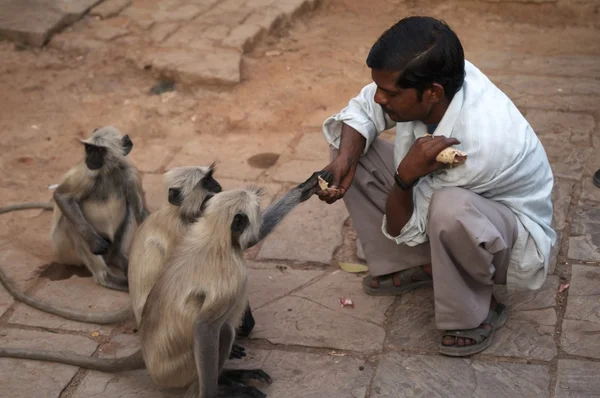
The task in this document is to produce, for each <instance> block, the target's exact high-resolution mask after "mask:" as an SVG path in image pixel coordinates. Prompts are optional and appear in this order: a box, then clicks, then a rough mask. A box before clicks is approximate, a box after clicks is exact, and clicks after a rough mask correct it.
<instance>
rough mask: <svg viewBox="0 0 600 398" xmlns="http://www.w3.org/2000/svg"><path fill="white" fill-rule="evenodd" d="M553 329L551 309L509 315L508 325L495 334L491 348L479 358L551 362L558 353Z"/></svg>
mask: <svg viewBox="0 0 600 398" xmlns="http://www.w3.org/2000/svg"><path fill="white" fill-rule="evenodd" d="M555 327H556V311H555V310H554V309H553V308H547V309H544V310H533V311H516V312H509V315H508V321H507V322H506V324H505V325H504V326H503V327H502V328H500V329H498V330H497V331H496V332H495V333H494V341H493V342H492V345H491V346H490V347H489V348H488V349H487V350H485V351H484V352H483V353H482V354H484V355H494V356H504V357H511V358H524V359H537V360H541V361H550V360H552V359H553V358H554V357H555V356H556V354H557V352H558V351H557V348H556V344H555V343H554V330H555Z"/></svg>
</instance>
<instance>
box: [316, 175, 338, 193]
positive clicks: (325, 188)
mask: <svg viewBox="0 0 600 398" xmlns="http://www.w3.org/2000/svg"><path fill="white" fill-rule="evenodd" d="M317 179H318V181H319V187H320V188H321V190H323V191H327V192H335V193H336V194H337V193H339V191H340V190H339V189H336V188H329V183H328V182H327V181H325V180H324V179H323V178H321V176H318V177H317Z"/></svg>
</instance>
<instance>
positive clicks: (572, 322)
mask: <svg viewBox="0 0 600 398" xmlns="http://www.w3.org/2000/svg"><path fill="white" fill-rule="evenodd" d="M599 282H600V268H599V267H591V266H585V265H579V264H573V267H572V275H571V282H570V287H569V299H568V301H567V309H566V311H565V321H564V324H563V334H562V344H563V349H564V350H565V352H568V353H570V354H574V355H581V356H586V357H594V358H600V343H599V342H598V339H597V334H599V333H600V307H599V306H598V304H599V303H600V283H599Z"/></svg>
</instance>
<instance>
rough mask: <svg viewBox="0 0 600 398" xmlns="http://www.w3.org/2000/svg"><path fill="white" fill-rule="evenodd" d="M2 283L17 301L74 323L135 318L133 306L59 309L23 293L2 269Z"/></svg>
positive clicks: (104, 322)
mask: <svg viewBox="0 0 600 398" xmlns="http://www.w3.org/2000/svg"><path fill="white" fill-rule="evenodd" d="M0 282H1V283H2V285H3V286H4V287H5V288H6V290H8V292H9V293H10V294H11V295H12V296H13V297H14V298H16V299H17V300H19V301H21V302H23V303H25V304H27V305H29V306H31V307H33V308H36V309H38V310H40V311H44V312H47V313H50V314H53V315H57V316H60V317H63V318H66V319H70V320H72V321H78V322H86V323H95V324H98V325H106V324H112V323H118V322H122V321H126V320H128V319H130V318H132V317H133V309H132V308H131V306H127V307H125V308H121V309H119V310H116V311H111V312H103V313H89V312H83V311H77V310H72V309H69V308H60V307H57V306H55V305H53V304H50V303H48V302H47V301H44V300H39V299H36V298H34V297H31V296H28V295H27V294H26V293H23V292H21V291H20V290H19V289H18V288H17V286H16V285H15V283H14V282H13V281H12V280H11V279H10V278H9V277H8V276H7V275H6V273H4V270H3V269H2V268H0Z"/></svg>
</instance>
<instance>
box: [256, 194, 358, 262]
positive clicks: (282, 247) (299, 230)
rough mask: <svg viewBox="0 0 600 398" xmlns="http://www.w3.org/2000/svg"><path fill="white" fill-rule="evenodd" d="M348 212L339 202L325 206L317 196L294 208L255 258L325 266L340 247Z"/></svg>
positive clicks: (264, 243)
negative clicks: (306, 262)
mask: <svg viewBox="0 0 600 398" xmlns="http://www.w3.org/2000/svg"><path fill="white" fill-rule="evenodd" d="M346 218H348V211H347V210H346V207H345V206H344V204H343V203H342V202H341V201H338V202H336V203H334V204H332V205H328V204H326V203H324V202H322V201H320V200H319V199H318V198H317V197H312V198H310V199H309V200H308V201H306V202H304V203H302V204H300V205H298V207H297V208H295V209H294V210H293V211H292V212H291V213H290V214H288V216H287V217H286V218H285V219H284V220H283V221H282V222H281V224H279V225H278V226H277V227H276V228H275V230H274V231H273V232H272V233H271V235H270V236H269V237H267V239H266V240H265V241H264V242H263V244H262V247H261V249H260V252H259V254H258V257H257V259H258V260H260V259H277V260H294V261H313V262H318V263H325V264H328V263H330V262H331V259H332V258H333V253H334V251H335V249H336V248H337V247H339V246H340V245H341V244H342V240H343V236H342V227H343V224H344V221H345V220H346Z"/></svg>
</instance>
